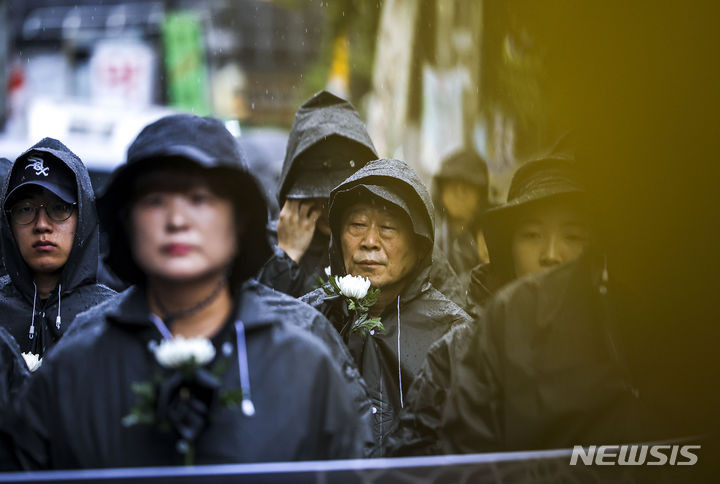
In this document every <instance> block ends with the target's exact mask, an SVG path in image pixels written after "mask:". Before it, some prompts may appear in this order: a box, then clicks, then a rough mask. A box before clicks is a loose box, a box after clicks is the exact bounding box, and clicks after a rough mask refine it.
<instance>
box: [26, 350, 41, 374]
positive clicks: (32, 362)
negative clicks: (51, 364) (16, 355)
mask: <svg viewBox="0 0 720 484" xmlns="http://www.w3.org/2000/svg"><path fill="white" fill-rule="evenodd" d="M22 356H23V359H24V360H25V364H26V365H27V367H28V369H29V370H30V371H35V370H37V369H38V368H40V365H42V358H40V355H36V354H35V353H23V354H22Z"/></svg>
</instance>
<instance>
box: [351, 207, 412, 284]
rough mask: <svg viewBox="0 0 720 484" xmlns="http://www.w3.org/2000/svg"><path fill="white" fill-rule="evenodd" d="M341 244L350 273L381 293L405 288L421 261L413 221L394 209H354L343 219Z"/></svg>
mask: <svg viewBox="0 0 720 484" xmlns="http://www.w3.org/2000/svg"><path fill="white" fill-rule="evenodd" d="M341 243H342V251H343V260H344V262H345V270H346V271H347V273H348V274H352V275H353V276H363V277H367V278H368V279H370V282H371V284H372V287H376V288H380V289H383V288H389V287H392V286H396V285H398V284H403V283H404V278H405V276H407V275H408V274H409V273H410V272H411V271H412V270H413V269H414V268H415V265H416V264H417V262H418V260H419V257H420V248H419V247H417V244H416V236H415V234H414V232H413V230H412V226H411V225H410V221H409V220H408V218H407V216H405V215H404V214H403V212H402V211H401V210H400V209H399V208H397V207H394V206H382V205H380V204H377V205H373V204H369V203H356V204H355V205H352V206H351V207H350V208H349V209H348V210H347V211H346V212H345V214H344V215H343V218H342V228H341Z"/></svg>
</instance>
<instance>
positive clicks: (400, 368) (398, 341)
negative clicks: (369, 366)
mask: <svg viewBox="0 0 720 484" xmlns="http://www.w3.org/2000/svg"><path fill="white" fill-rule="evenodd" d="M397 314H398V336H397V354H398V383H399V386H400V408H405V404H404V403H403V391H402V367H401V366H400V296H398V298H397Z"/></svg>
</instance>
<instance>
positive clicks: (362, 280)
mask: <svg viewBox="0 0 720 484" xmlns="http://www.w3.org/2000/svg"><path fill="white" fill-rule="evenodd" d="M335 282H336V283H337V286H338V289H340V292H341V293H342V295H343V296H346V297H352V298H355V299H362V298H364V297H365V296H366V295H367V293H368V289H370V279H368V278H367V277H362V276H351V275H350V274H348V275H347V276H343V277H337V278H336V279H335Z"/></svg>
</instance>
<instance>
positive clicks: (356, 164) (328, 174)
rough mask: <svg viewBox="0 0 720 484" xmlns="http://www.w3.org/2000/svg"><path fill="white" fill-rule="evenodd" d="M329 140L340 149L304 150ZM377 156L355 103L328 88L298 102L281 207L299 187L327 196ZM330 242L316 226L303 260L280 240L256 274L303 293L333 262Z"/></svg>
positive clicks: (286, 289) (293, 293) (284, 289)
mask: <svg viewBox="0 0 720 484" xmlns="http://www.w3.org/2000/svg"><path fill="white" fill-rule="evenodd" d="M326 142H330V143H336V144H337V154H336V155H335V154H334V153H330V152H333V151H335V150H334V149H333V148H329V149H327V150H326V154H332V155H334V156H328V157H327V158H325V159H318V160H312V159H309V158H308V157H307V156H303V155H304V154H306V153H307V152H308V150H310V149H311V148H315V147H317V146H318V145H320V144H323V143H326ZM376 158H377V153H376V152H375V147H374V146H373V143H372V141H371V140H370V136H369V135H368V133H367V129H366V128H365V124H364V123H363V122H362V120H361V119H360V115H359V114H358V112H357V111H356V110H355V108H354V107H353V106H352V104H350V103H349V102H347V101H345V100H344V99H341V98H339V97H337V96H335V95H333V94H330V93H329V92H326V91H322V92H320V93H318V94H316V95H315V96H313V97H312V98H311V99H310V100H308V101H307V102H306V103H305V104H303V105H302V106H300V109H298V112H297V114H296V115H295V121H294V122H293V126H292V129H291V130H290V134H289V137H288V143H287V150H286V153H285V161H284V163H283V169H282V174H281V176H280V187H279V190H278V202H279V206H280V208H282V206H283V205H284V203H285V200H286V198H287V195H288V193H289V192H290V191H291V190H293V191H296V190H299V192H300V193H299V195H302V196H303V197H305V198H326V197H328V196H329V194H330V191H331V190H332V189H333V188H334V187H335V186H336V185H337V184H339V183H340V182H341V181H343V180H344V179H345V178H347V177H348V176H350V175H351V174H352V173H353V172H354V171H355V170H357V169H358V168H360V167H362V166H364V165H365V163H367V162H368V161H370V160H374V159H376ZM270 232H271V237H273V238H276V237H277V235H276V231H275V225H274V224H273V225H272V226H271V227H270ZM328 246H329V238H328V237H327V236H326V235H324V234H322V233H321V232H320V231H318V230H316V231H315V234H314V236H313V239H312V242H311V243H310V247H309V248H308V250H307V252H306V253H305V254H304V255H303V257H302V259H300V262H299V263H297V262H295V261H294V260H292V259H291V258H290V257H289V256H288V255H287V254H286V253H285V252H284V251H283V250H282V249H280V248H279V247H277V246H276V247H275V252H274V254H273V256H272V257H271V258H270V259H269V260H268V262H267V263H266V264H265V266H264V267H263V268H262V270H261V271H260V273H259V275H258V280H259V281H260V282H262V283H263V284H266V285H268V286H270V287H272V288H273V289H276V290H278V291H281V292H284V293H286V294H290V295H291V296H294V297H300V296H302V295H303V294H306V293H308V292H309V291H311V290H312V289H313V288H315V287H316V286H317V277H323V276H324V274H325V273H324V269H325V267H327V266H328V265H329V263H330V261H329V259H328Z"/></svg>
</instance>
